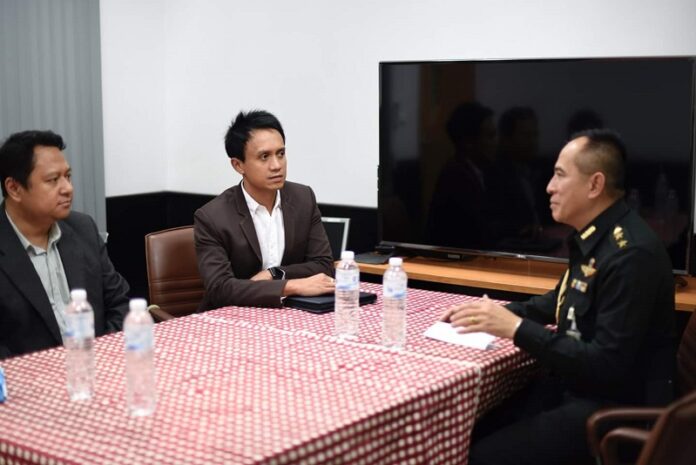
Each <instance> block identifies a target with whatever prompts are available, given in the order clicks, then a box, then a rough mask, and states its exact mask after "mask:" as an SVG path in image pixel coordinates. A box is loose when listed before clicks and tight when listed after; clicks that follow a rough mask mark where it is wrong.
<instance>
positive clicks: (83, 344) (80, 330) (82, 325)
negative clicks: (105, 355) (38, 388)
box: [63, 289, 94, 400]
mask: <svg viewBox="0 0 696 465" xmlns="http://www.w3.org/2000/svg"><path fill="white" fill-rule="evenodd" d="M63 345H64V346H65V371H66V378H67V387H68V394H69V395H70V400H85V399H91V398H92V394H93V393H94V310H92V306H91V305H90V304H89V302H87V291H85V290H84V289H73V290H72V291H70V303H69V304H68V306H67V307H65V332H64V333H63Z"/></svg>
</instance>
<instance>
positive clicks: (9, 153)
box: [0, 131, 129, 358]
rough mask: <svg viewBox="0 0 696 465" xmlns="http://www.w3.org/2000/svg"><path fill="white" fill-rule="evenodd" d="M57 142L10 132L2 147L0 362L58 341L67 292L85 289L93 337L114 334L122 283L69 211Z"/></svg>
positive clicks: (86, 224)
mask: <svg viewBox="0 0 696 465" xmlns="http://www.w3.org/2000/svg"><path fill="white" fill-rule="evenodd" d="M64 149H65V144H64V143H63V139H62V138H61V137H60V136H59V135H57V134H55V133H53V132H51V131H25V132H20V133H17V134H13V135H11V136H10V137H9V138H8V139H7V140H6V141H5V143H4V144H3V145H2V147H0V180H1V181H2V195H3V197H4V199H5V200H4V202H3V205H2V207H3V208H2V211H1V212H0V358H4V357H10V356H14V355H20V354H24V353H27V352H33V351H36V350H41V349H46V348H49V347H53V346H56V345H59V344H61V343H62V336H61V334H62V333H63V331H64V330H65V307H66V306H67V305H68V302H69V301H70V289H75V288H83V289H86V290H87V298H88V299H89V301H90V303H91V304H92V307H93V308H94V331H95V334H96V335H97V336H100V335H102V334H105V333H107V332H112V331H119V330H120V329H121V327H122V325H123V317H124V314H125V312H126V311H127V310H128V297H127V295H126V294H127V293H128V290H129V288H128V284H127V283H126V281H125V280H124V279H123V278H122V277H121V275H120V274H118V273H117V272H116V271H115V270H114V267H113V265H112V264H111V261H110V260H109V256H108V255H107V252H106V246H105V245H104V243H103V241H102V240H101V239H100V237H99V232H98V230H97V226H96V224H94V221H93V220H92V218H90V217H89V216H87V215H84V214H82V213H77V212H71V211H70V207H71V204H72V195H73V186H72V182H71V180H70V166H69V165H68V163H67V161H66V160H65V157H64V156H63V152H62V151H63V150H64Z"/></svg>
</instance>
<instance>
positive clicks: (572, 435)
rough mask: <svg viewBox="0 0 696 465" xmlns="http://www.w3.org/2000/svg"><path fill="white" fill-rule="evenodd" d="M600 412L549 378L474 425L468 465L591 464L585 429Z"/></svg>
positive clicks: (596, 405)
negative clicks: (587, 422) (591, 416)
mask: <svg viewBox="0 0 696 465" xmlns="http://www.w3.org/2000/svg"><path fill="white" fill-rule="evenodd" d="M603 406H604V404H603V403H601V402H598V401H595V400H591V399H584V398H578V397H575V396H573V395H571V394H570V393H568V392H567V391H566V390H565V389H564V388H563V387H562V386H561V385H560V384H559V383H557V382H555V380H553V379H551V378H542V379H540V380H537V381H535V382H534V383H532V385H530V386H529V387H527V388H526V389H524V390H522V391H520V392H519V393H517V394H516V395H515V396H513V397H511V398H510V399H509V400H508V401H506V402H505V403H503V404H502V405H500V406H499V407H498V408H496V409H494V410H492V411H491V412H489V413H488V414H487V415H485V416H484V417H482V418H481V419H480V420H479V421H478V422H477V423H476V425H475V426H474V431H473V435H472V445H471V452H470V454H469V464H470V465H494V464H495V465H505V464H520V465H521V464H530V465H531V464H534V465H542V464H549V465H563V464H575V463H591V461H592V458H591V456H590V450H589V447H588V445H587V433H586V426H585V425H586V421H587V419H588V418H589V417H590V415H592V413H594V412H595V411H597V410H599V409H600V408H601V407H603Z"/></svg>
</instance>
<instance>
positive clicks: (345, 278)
mask: <svg viewBox="0 0 696 465" xmlns="http://www.w3.org/2000/svg"><path fill="white" fill-rule="evenodd" d="M359 297H360V269H359V268H358V264H357V263H355V254H354V253H353V252H351V251H350V250H345V251H343V252H342V253H341V261H340V262H339V264H338V266H337V267H336V299H335V307H334V310H335V314H334V318H335V320H334V323H335V328H336V334H337V335H338V336H343V337H348V338H355V337H357V336H358V329H359V327H360V303H359V302H358V299H359Z"/></svg>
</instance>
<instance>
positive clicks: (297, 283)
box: [283, 273, 335, 296]
mask: <svg viewBox="0 0 696 465" xmlns="http://www.w3.org/2000/svg"><path fill="white" fill-rule="evenodd" d="M334 288H335V281H334V279H333V278H332V277H331V276H328V275H325V274H324V273H318V274H315V275H314V276H310V277H309V278H302V279H291V280H289V281H288V282H287V284H286V285H285V290H284V291H283V295H284V296H288V295H303V296H314V295H321V294H328V293H330V292H333V291H334Z"/></svg>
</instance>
